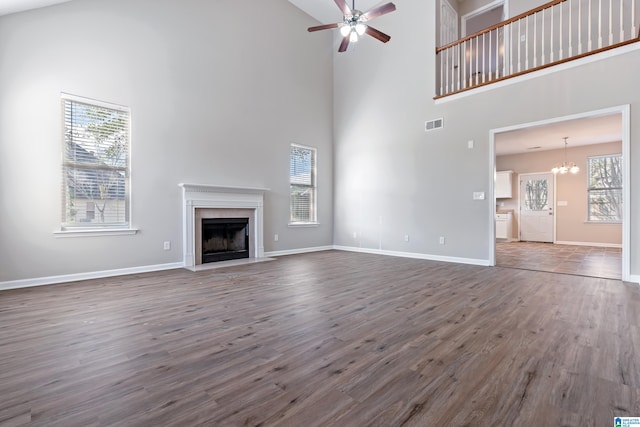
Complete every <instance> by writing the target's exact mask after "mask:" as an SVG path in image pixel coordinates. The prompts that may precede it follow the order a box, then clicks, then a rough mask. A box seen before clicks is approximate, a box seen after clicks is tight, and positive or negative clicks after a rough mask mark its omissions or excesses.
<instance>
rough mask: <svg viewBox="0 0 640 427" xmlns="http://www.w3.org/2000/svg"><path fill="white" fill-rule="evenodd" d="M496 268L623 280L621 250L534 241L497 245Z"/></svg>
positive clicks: (498, 243) (500, 243) (499, 243)
mask: <svg viewBox="0 0 640 427" xmlns="http://www.w3.org/2000/svg"><path fill="white" fill-rule="evenodd" d="M496 265H498V266H500V267H511V268H522V269H525V270H536V271H548V272H552V273H564V274H577V275H579V276H591V277H602V278H604V279H618V280H620V279H621V278H622V249H620V248H603V247H595V246H576V245H556V244H551V243H535V242H508V243H506V242H496Z"/></svg>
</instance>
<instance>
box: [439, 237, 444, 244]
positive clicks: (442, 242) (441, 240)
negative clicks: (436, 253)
mask: <svg viewBox="0 0 640 427" xmlns="http://www.w3.org/2000/svg"><path fill="white" fill-rule="evenodd" d="M440 244H441V245H444V236H440Z"/></svg>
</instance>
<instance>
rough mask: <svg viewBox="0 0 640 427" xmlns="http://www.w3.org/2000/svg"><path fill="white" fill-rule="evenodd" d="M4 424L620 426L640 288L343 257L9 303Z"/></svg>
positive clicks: (96, 284) (636, 340)
mask: <svg viewBox="0 0 640 427" xmlns="http://www.w3.org/2000/svg"><path fill="white" fill-rule="evenodd" d="M0 396H1V398H0V426H3V427H6V426H21V425H32V426H65V427H69V426H107V425H108V426H112V425H127V426H136V425H139V426H195V425H206V426H305V427H311V426H369V425H372V426H496V425H504V426H512V425H521V426H608V425H612V421H613V417H614V416H639V415H640V287H639V286H638V285H637V284H631V283H623V282H621V281H619V280H608V279H598V278H590V277H581V276H573V275H566V274H554V273H546V272H535V271H527V270H519V269H512V268H501V267H493V268H492V267H479V266H470V265H458V264H450V263H440V262H430V261H422V260H412V259H403V258H395V257H385V256H377V255H369V254H356V253H347V252H337V251H327V252H319V253H313V254H305V255H295V256H288V257H281V258H279V259H277V260H275V261H271V262H264V263H258V264H251V265H245V266H238V267H230V268H222V269H215V270H208V271H200V272H195V273H194V272H190V271H186V270H173V271H167V272H160V273H149V274H141V275H135V276H126V277H118V278H112V279H100V280H93V281H86V282H78V283H72V284H63V285H53V286H44V287H40V288H31V289H24V290H12V291H4V292H0Z"/></svg>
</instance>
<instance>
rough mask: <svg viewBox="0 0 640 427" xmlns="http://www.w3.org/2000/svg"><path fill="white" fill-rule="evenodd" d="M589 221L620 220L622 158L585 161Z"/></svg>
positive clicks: (596, 158)
mask: <svg viewBox="0 0 640 427" xmlns="http://www.w3.org/2000/svg"><path fill="white" fill-rule="evenodd" d="M587 179H588V182H587V193H588V195H587V197H588V205H589V213H588V220H589V221H613V222H618V221H621V220H622V156H621V155H619V154H616V155H610V156H598V157H589V158H588V159H587Z"/></svg>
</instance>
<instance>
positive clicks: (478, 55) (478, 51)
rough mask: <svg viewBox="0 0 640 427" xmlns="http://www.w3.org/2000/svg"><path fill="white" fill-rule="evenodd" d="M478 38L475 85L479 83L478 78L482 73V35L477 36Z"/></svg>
mask: <svg viewBox="0 0 640 427" xmlns="http://www.w3.org/2000/svg"><path fill="white" fill-rule="evenodd" d="M475 39H476V51H475V57H476V69H475V77H476V78H475V83H474V85H477V84H478V78H479V74H480V37H475Z"/></svg>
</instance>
